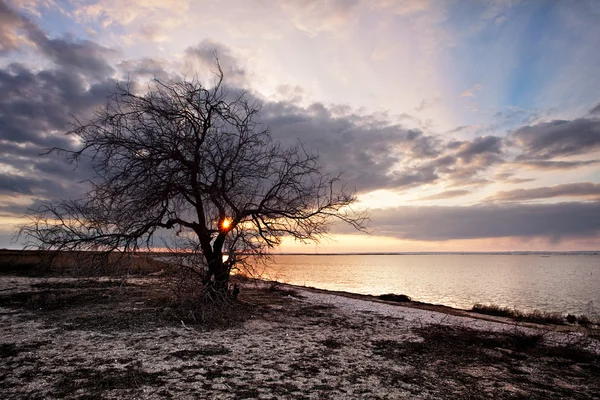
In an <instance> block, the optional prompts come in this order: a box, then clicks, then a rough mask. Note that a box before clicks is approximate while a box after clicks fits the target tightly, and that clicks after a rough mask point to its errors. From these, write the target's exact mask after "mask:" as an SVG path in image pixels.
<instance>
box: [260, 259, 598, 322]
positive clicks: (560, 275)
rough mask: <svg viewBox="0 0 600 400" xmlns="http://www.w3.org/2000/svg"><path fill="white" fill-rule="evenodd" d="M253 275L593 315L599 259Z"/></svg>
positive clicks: (341, 263) (347, 265) (463, 304)
mask: <svg viewBox="0 0 600 400" xmlns="http://www.w3.org/2000/svg"><path fill="white" fill-rule="evenodd" d="M257 272H258V273H259V274H261V275H262V276H263V277H264V278H266V279H272V280H277V281H280V282H285V283H290V284H294V285H301V286H309V287H315V288H320V289H327V290H336V291H345V292H352V293H360V294H371V295H380V294H385V293H395V294H405V295H408V296H410V297H411V298H412V299H413V300H418V301H423V302H427V303H432V304H442V305H446V306H451V307H455V308H461V309H471V307H472V306H473V305H474V304H476V303H480V304H496V305H499V306H502V307H510V308H515V309H518V310H522V311H533V310H540V311H548V312H560V313H563V314H566V313H573V314H578V315H579V314H587V315H589V316H593V315H595V316H598V315H600V252H598V253H594V252H592V253H487V254H482V253H475V254H474V253H460V254H457V253H436V254H431V253H425V254H424V253H402V254H327V255H323V254H314V255H313V254H311V255H307V254H287V255H275V256H273V257H272V258H271V259H270V260H269V261H268V262H266V263H265V264H264V265H263V266H259V267H257Z"/></svg>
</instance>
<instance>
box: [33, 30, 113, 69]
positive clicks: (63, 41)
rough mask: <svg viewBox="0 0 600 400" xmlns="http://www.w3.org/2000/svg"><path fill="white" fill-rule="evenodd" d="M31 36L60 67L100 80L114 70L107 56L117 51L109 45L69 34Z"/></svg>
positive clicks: (43, 51)
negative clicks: (56, 37)
mask: <svg viewBox="0 0 600 400" xmlns="http://www.w3.org/2000/svg"><path fill="white" fill-rule="evenodd" d="M31 37H32V39H33V40H34V41H35V43H36V44H37V45H38V48H39V50H40V52H41V53H42V54H44V55H45V56H47V57H48V58H50V59H51V60H52V61H54V62H55V63H56V65H58V66H59V67H60V68H64V69H66V70H69V71H71V72H78V73H80V74H82V75H84V76H88V77H93V78H95V79H99V80H101V79H104V78H106V77H107V76H110V75H112V73H113V72H114V69H113V68H112V67H111V66H110V65H109V64H108V62H107V61H106V58H107V57H110V56H114V55H116V52H115V51H114V50H111V49H109V48H107V47H104V46H101V45H99V44H97V43H95V42H92V41H90V40H78V39H76V38H75V37H74V36H69V35H67V36H65V37H63V38H58V39H49V38H48V37H47V36H46V35H45V34H35V35H32V36H31Z"/></svg>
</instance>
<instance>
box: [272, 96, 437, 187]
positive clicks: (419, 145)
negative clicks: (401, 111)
mask: <svg viewBox="0 0 600 400" xmlns="http://www.w3.org/2000/svg"><path fill="white" fill-rule="evenodd" d="M261 111H262V114H261V115H262V118H263V120H262V122H263V123H264V124H265V125H268V126H270V127H271V132H272V135H273V137H274V138H275V139H276V140H279V141H281V142H282V143H283V144H284V145H293V144H295V143H297V142H298V141H300V142H301V143H303V145H304V146H305V147H306V148H307V149H308V150H310V151H314V152H318V154H319V156H320V159H321V161H322V162H323V163H324V164H326V166H327V168H328V169H329V170H331V171H332V172H334V173H338V172H343V173H344V179H345V180H347V181H348V182H349V183H350V184H351V185H353V186H356V188H357V189H358V190H359V191H369V190H375V189H380V188H388V189H389V188H392V189H394V188H404V187H409V186H414V185H419V184H424V183H433V182H435V181H436V180H437V179H438V178H439V176H438V174H437V173H436V171H435V167H434V166H429V165H424V164H423V161H425V160H429V159H431V158H432V157H435V156H437V155H438V154H439V152H440V150H439V146H440V143H439V140H438V139H437V138H435V137H433V136H428V135H425V134H424V133H423V132H422V131H420V130H414V129H406V128H404V127H402V126H400V125H396V124H390V123H389V122H387V121H385V120H381V119H377V118H373V116H367V117H364V118H363V116H360V115H356V114H351V113H349V114H342V115H340V114H339V113H338V112H339V111H340V110H339V109H335V110H331V109H330V108H328V107H325V106H324V105H323V104H320V103H314V104H311V105H310V106H308V107H305V108H303V107H299V106H296V105H294V104H292V103H290V102H278V103H265V104H264V105H263V108H262V110H261ZM409 161H414V163H408V164H407V165H404V166H402V167H401V166H400V165H399V163H403V162H404V163H406V162H409Z"/></svg>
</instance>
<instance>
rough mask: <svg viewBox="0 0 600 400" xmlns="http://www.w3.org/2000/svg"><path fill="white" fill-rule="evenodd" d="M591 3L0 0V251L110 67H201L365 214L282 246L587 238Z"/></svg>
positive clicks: (89, 111)
mask: <svg viewBox="0 0 600 400" xmlns="http://www.w3.org/2000/svg"><path fill="white" fill-rule="evenodd" d="M599 22H600V2H598V1H585V0H578V1H551V0H547V1H546V0H544V1H542V0H539V1H535V0H532V1H518V0H497V1H492V0H489V1H486V0H478V1H475V0H473V1H470V0H464V1H458V0H455V1H450V0H449V1H442V0H435V1H433V0H432V1H427V0H419V1H416V0H370V1H362V0H288V1H266V0H224V1H214V0H213V1H192V0H145V1H141V0H140V1H134V0H90V1H76V0H66V1H57V0H0V93H1V94H2V95H1V96H0V248H2V247H7V248H19V247H20V244H19V242H14V241H13V237H14V234H15V232H16V230H17V229H18V226H19V225H20V224H23V223H24V222H26V221H27V220H26V219H24V217H23V216H24V215H25V213H26V212H27V209H28V208H35V206H36V205H37V204H40V202H43V201H53V200H57V199H68V198H77V196H79V195H81V193H83V192H84V191H85V188H86V186H85V184H84V183H82V181H83V180H85V179H86V178H87V177H88V176H89V173H90V171H89V168H87V169H86V167H85V166H80V167H79V168H77V169H74V168H73V166H72V165H70V164H68V163H66V162H65V161H64V160H63V159H61V158H60V157H57V156H55V155H50V156H41V155H40V153H41V152H42V151H43V149H45V148H48V147H53V146H59V147H64V146H68V145H69V142H68V138H66V137H65V135H64V133H65V132H66V131H67V130H68V129H69V126H70V123H71V122H72V121H73V119H72V118H74V117H76V118H79V119H82V120H85V119H86V118H90V117H91V116H92V115H93V111H94V110H95V109H96V108H97V107H101V106H103V105H105V104H106V99H107V97H108V96H109V95H110V93H111V91H113V90H114V88H115V84H116V82H117V81H126V80H134V81H139V82H148V81H149V80H150V79H153V78H159V79H165V80H169V79H176V78H177V77H180V76H195V75H198V76H199V77H200V78H201V79H202V78H204V79H209V77H210V76H211V75H210V71H211V68H214V54H215V53H216V54H217V55H218V57H219V61H220V63H221V65H222V67H223V71H224V73H225V82H226V84H227V85H228V86H229V87H233V88H243V89H245V90H246V91H247V92H248V93H249V95H250V96H252V97H255V98H256V99H258V100H259V101H260V102H261V103H262V105H263V107H262V111H261V121H262V122H263V123H264V124H267V125H268V126H270V127H271V131H272V135H273V136H274V138H275V139H277V140H279V141H281V142H282V143H284V144H286V143H294V142H296V141H298V140H300V141H302V142H303V143H304V144H305V145H306V146H307V147H308V148H310V149H314V150H316V151H318V152H319V155H320V159H321V161H322V162H323V163H324V164H325V165H326V168H327V170H328V171H331V172H334V173H337V172H342V173H343V178H344V179H345V181H346V182H347V184H348V186H349V187H351V188H354V189H355V190H356V192H357V195H358V198H359V203H358V204H357V205H356V207H358V208H367V209H369V212H370V215H371V224H370V228H369V234H368V235H365V234H358V233H356V232H352V231H351V230H350V229H349V228H348V227H344V226H336V227H334V229H333V231H332V232H331V235H330V236H329V238H327V239H326V240H324V241H322V242H321V243H320V244H313V245H309V246H302V245H300V244H298V243H294V242H292V241H285V242H284V244H283V245H282V247H281V248H280V249H278V251H284V252H297V251H301V252H310V253H313V252H369V251H373V252H396V251H397V252H402V251H408V252H412V251H536V250H552V251H579V250H600V236H599V235H600V70H599V69H598V65H600V52H599V51H598V49H600V23H599Z"/></svg>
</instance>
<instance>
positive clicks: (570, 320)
mask: <svg viewBox="0 0 600 400" xmlns="http://www.w3.org/2000/svg"><path fill="white" fill-rule="evenodd" d="M567 322H568V323H570V324H574V323H576V322H577V316H575V315H573V314H568V315H567Z"/></svg>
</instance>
